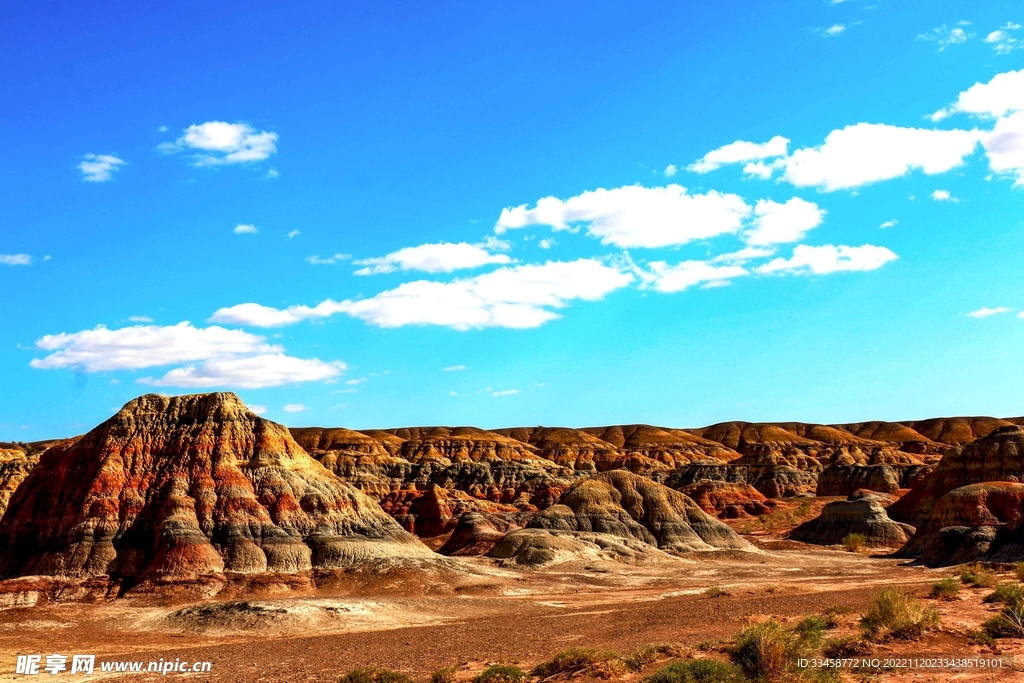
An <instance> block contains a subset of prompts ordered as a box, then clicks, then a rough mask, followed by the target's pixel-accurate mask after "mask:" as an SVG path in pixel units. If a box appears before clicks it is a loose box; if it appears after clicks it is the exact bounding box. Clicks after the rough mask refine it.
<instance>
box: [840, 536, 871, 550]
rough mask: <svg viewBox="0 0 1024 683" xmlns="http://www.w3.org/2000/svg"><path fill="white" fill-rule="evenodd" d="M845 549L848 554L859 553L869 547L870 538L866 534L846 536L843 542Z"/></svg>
mask: <svg viewBox="0 0 1024 683" xmlns="http://www.w3.org/2000/svg"><path fill="white" fill-rule="evenodd" d="M842 544H843V548H845V549H846V550H847V552H851V553H859V552H860V551H861V550H864V548H866V547H867V545H868V537H867V536H865V535H864V534H846V535H845V536H843V540H842Z"/></svg>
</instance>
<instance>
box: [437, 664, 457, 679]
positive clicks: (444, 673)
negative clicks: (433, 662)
mask: <svg viewBox="0 0 1024 683" xmlns="http://www.w3.org/2000/svg"><path fill="white" fill-rule="evenodd" d="M457 671H458V669H456V668H455V667H454V666H447V667H445V668H443V669H438V670H437V671H435V672H434V673H432V674H430V683H455V674H456V672H457Z"/></svg>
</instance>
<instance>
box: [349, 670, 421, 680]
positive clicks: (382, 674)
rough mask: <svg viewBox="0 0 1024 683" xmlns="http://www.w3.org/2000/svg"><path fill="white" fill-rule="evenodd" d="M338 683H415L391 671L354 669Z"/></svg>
mask: <svg viewBox="0 0 1024 683" xmlns="http://www.w3.org/2000/svg"><path fill="white" fill-rule="evenodd" d="M338 683H413V680H412V679H411V678H409V677H408V676H406V675H405V674H403V673H401V672H399V671H392V670H391V669H352V670H351V671H349V672H348V673H347V674H345V675H344V676H342V677H341V678H339V679H338Z"/></svg>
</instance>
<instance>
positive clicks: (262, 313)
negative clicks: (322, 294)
mask: <svg viewBox="0 0 1024 683" xmlns="http://www.w3.org/2000/svg"><path fill="white" fill-rule="evenodd" d="M632 281H633V276H632V275H631V274H629V273H624V272H622V271H620V270H618V269H616V268H613V267H610V266H606V265H604V264H602V263H600V262H598V261H595V260H593V259H577V260H576V261H569V262H564V261H548V262H547V263H544V264H531V265H522V266H515V267H511V268H499V269H498V270H495V271H492V272H490V273H485V274H483V275H478V276H476V277H471V278H463V279H456V280H453V281H451V282H432V281H427V280H417V281H414V282H407V283H405V284H402V285H399V286H398V287H396V288H395V289H390V290H386V291H384V292H381V293H380V294H377V295H376V296H374V297H371V298H368V299H360V300H357V301H351V300H346V301H332V300H330V299H328V300H326V301H323V302H321V303H319V304H317V305H316V306H314V307H309V306H291V307H289V308H287V309H284V310H281V309H276V308H271V307H269V306H262V305H260V304H254V303H246V304H239V305H237V306H232V307H230V308H222V309H220V310H218V311H217V312H215V313H214V314H213V316H212V317H211V318H210V321H211V322H222V323H231V324H239V325H250V326H254V327H277V326H281V325H291V324H294V323H297V322H300V321H302V320H310V319H315V318H323V317H327V316H330V315H333V314H335V313H345V314H347V315H349V316H352V317H354V318H359V319H360V320H363V321H364V322H367V323H370V324H372V325H376V326H378V327H401V326H403V325H443V326H446V327H452V328H454V329H457V330H467V329H470V328H484V327H509V328H529V327H538V326H540V325H542V324H544V323H546V322H548V321H550V320H554V319H556V318H558V317H560V316H559V315H558V314H557V313H555V312H554V311H553V310H552V309H560V308H564V307H565V306H567V305H568V304H569V302H570V301H573V300H575V299H582V300H584V301H596V300H599V299H601V298H603V297H604V296H605V295H606V294H608V293H610V292H612V291H614V290H616V289H620V288H622V287H625V286H626V285H628V284H629V283H630V282H632Z"/></svg>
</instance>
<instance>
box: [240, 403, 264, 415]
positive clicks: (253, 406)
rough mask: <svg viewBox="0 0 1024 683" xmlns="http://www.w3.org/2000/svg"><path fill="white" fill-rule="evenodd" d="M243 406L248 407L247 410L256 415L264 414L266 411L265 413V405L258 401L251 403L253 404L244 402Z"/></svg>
mask: <svg viewBox="0 0 1024 683" xmlns="http://www.w3.org/2000/svg"><path fill="white" fill-rule="evenodd" d="M245 407H246V408H248V409H249V410H251V411H252V412H254V413H256V414H257V415H266V413H267V407H266V406H263V405H260V404H258V403H253V404H249V403H246V404H245Z"/></svg>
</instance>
